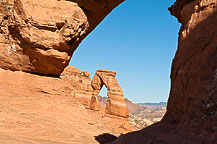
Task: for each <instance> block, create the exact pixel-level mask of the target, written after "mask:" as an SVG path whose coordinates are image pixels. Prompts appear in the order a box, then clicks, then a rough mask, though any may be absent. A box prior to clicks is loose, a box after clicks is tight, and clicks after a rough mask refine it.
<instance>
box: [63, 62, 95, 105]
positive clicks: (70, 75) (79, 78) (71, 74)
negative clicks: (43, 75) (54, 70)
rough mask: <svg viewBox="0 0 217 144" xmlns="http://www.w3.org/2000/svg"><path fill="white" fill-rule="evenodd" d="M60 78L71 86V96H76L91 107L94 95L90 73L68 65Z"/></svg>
mask: <svg viewBox="0 0 217 144" xmlns="http://www.w3.org/2000/svg"><path fill="white" fill-rule="evenodd" d="M60 78H61V79H62V80H63V81H64V82H66V83H67V84H68V86H69V87H71V89H72V92H71V93H70V96H71V97H74V98H76V99H77V100H78V101H79V102H80V103H82V104H83V105H84V106H85V107H86V108H90V103H91V98H92V95H93V88H92V86H91V78H90V74H89V73H88V72H86V71H81V70H79V69H78V68H76V67H73V66H68V67H66V68H65V70H64V71H63V73H62V74H61V76H60Z"/></svg>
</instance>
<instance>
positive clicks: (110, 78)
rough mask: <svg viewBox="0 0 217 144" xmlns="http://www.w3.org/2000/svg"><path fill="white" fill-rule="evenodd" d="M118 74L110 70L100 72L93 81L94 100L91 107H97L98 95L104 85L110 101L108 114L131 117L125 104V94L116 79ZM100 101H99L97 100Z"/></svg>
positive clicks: (107, 107)
mask: <svg viewBox="0 0 217 144" xmlns="http://www.w3.org/2000/svg"><path fill="white" fill-rule="evenodd" d="M115 76H116V73H115V72H113V71H109V70H98V71H97V72H96V73H95V75H94V77H93V80H92V87H93V91H94V92H93V98H92V103H91V107H93V108H95V107H97V105H98V104H97V102H95V99H97V95H98V94H99V92H100V90H101V88H102V86H103V85H105V86H106V88H107V95H108V100H107V103H106V110H105V113H106V114H110V115H115V116H121V117H126V118H127V117H129V113H128V108H127V105H126V103H125V99H124V94H123V91H122V89H121V87H120V86H119V84H118V82H117V80H116V78H115ZM97 101H98V100H97Z"/></svg>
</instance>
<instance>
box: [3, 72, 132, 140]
mask: <svg viewBox="0 0 217 144" xmlns="http://www.w3.org/2000/svg"><path fill="white" fill-rule="evenodd" d="M72 89H75V88H73V85H69V83H68V82H65V80H63V79H60V78H52V77H46V76H38V75H34V74H29V73H25V72H18V71H15V72H12V71H10V70H3V69H1V68H0V143H1V144H95V143H97V141H95V138H94V136H97V135H99V134H102V133H110V134H112V135H115V136H119V135H120V133H126V132H129V131H130V127H129V122H128V120H126V119H124V118H121V117H118V118H115V117H103V115H101V114H99V113H96V112H93V111H92V110H89V109H86V108H85V107H84V106H83V104H81V103H80V101H79V100H77V99H75V98H74V97H72V96H71V95H70V92H71V90H72Z"/></svg>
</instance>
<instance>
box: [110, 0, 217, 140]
mask: <svg viewBox="0 0 217 144" xmlns="http://www.w3.org/2000/svg"><path fill="white" fill-rule="evenodd" d="M170 11H171V14H172V15H175V16H176V17H177V18H178V20H179V22H181V23H182V27H181V29H180V32H179V44H178V50H177V52H176V56H175V58H174V60H173V64H172V72H171V81H172V83H171V84H172V86H171V91H170V97H169V101H168V108H167V113H166V115H165V117H164V118H163V120H162V121H161V122H160V123H157V124H154V125H152V126H150V127H148V128H145V129H143V130H141V131H138V132H133V133H129V134H126V135H123V136H121V137H120V138H118V139H117V140H116V141H114V142H113V143H114V144H117V143H118V144H126V143H130V144H140V143H142V144H157V143H161V144H184V143H185V144H203V143H206V144H214V143H216V142H217V1H216V0H177V2H176V3H175V4H174V6H172V7H171V8H170Z"/></svg>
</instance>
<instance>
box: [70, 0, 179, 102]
mask: <svg viewBox="0 0 217 144" xmlns="http://www.w3.org/2000/svg"><path fill="white" fill-rule="evenodd" d="M174 1H175V0H163V1H162V0H155V1H144V0H137V1H135V0H126V1H125V2H124V3H123V4H121V5H120V6H119V7H117V8H116V9H115V10H114V11H113V12H112V13H111V14H109V15H108V16H107V17H106V18H105V19H104V21H103V22H102V23H101V24H100V25H99V26H98V27H97V28H96V29H95V30H94V31H93V32H92V33H91V34H90V35H89V36H88V37H87V38H86V39H85V40H84V41H83V42H82V43H81V44H80V46H79V48H78V49H77V50H76V51H75V53H74V55H73V57H72V60H71V62H70V65H73V66H75V67H77V68H79V69H81V70H84V71H88V72H89V73H90V74H91V77H93V75H94V73H95V72H96V70H98V69H109V70H112V71H116V72H117V77H116V78H117V80H118V82H119V84H120V86H121V87H122V89H123V91H124V95H125V97H126V98H128V99H130V100H132V101H133V102H135V103H137V102H161V101H163V102H166V101H167V99H168V96H169V89H170V78H169V76H170V70H171V63H172V59H173V57H174V55H175V51H176V49H177V40H178V30H179V27H180V24H179V23H178V22H177V20H176V19H175V18H174V17H172V16H171V15H170V14H169V11H168V10H167V8H168V7H169V6H170V5H171V4H173V2H174ZM100 94H101V95H103V96H106V89H105V88H103V90H102V91H101V93H100Z"/></svg>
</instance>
